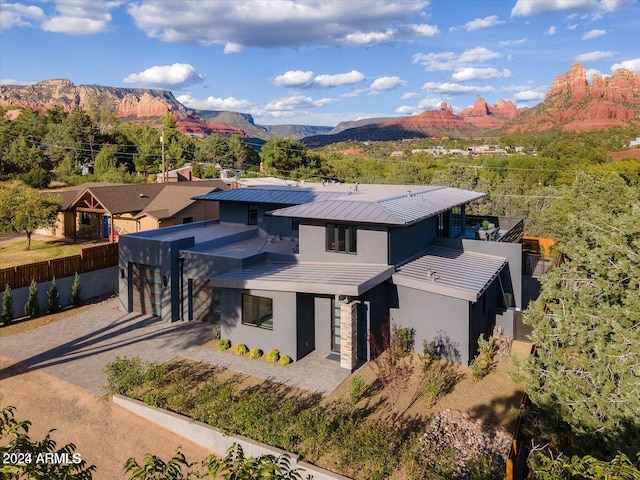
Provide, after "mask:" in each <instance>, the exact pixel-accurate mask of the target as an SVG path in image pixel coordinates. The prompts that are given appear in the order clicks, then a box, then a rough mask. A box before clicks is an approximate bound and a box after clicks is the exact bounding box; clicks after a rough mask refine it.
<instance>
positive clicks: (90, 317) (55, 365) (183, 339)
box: [0, 299, 349, 395]
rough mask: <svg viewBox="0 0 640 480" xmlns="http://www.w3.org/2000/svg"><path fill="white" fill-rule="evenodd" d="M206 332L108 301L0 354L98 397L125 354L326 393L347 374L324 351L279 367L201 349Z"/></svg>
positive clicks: (18, 338)
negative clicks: (181, 360)
mask: <svg viewBox="0 0 640 480" xmlns="http://www.w3.org/2000/svg"><path fill="white" fill-rule="evenodd" d="M211 332H212V327H211V325H209V324H207V323H202V322H174V323H167V322H162V321H160V319H159V318H157V317H152V316H148V315H141V314H136V313H123V312H121V311H120V309H119V306H118V300H117V299H112V300H108V301H106V302H102V303H100V304H97V305H96V306H95V307H93V308H92V309H90V310H86V311H84V312H82V313H80V314H78V315H74V316H71V317H68V318H66V319H64V320H60V321H58V322H54V323H51V324H49V325H45V326H43V327H40V328H36V329H34V330H30V331H26V332H22V333H17V334H15V335H11V336H8V337H3V338H1V339H0V354H1V355H4V356H6V357H9V358H11V359H13V360H15V361H16V362H20V363H22V364H23V365H26V366H28V367H29V368H31V369H38V370H42V371H44V372H46V373H49V374H51V375H54V376H56V377H58V378H61V379H63V380H66V381H68V382H71V383H73V384H75V385H78V386H80V387H82V388H85V389H87V390H90V391H92V392H94V393H97V394H99V395H102V394H104V393H105V390H104V388H103V386H104V385H105V384H106V375H105V373H104V368H105V366H106V365H107V364H108V363H109V362H112V361H113V360H115V359H116V357H125V356H126V357H135V356H139V357H140V358H142V359H143V360H144V361H149V362H151V361H153V362H166V361H169V360H171V359H173V358H175V357H178V356H182V357H186V358H191V359H194V360H199V361H202V362H206V363H210V364H213V365H219V366H223V367H227V368H229V369H232V370H236V371H238V372H241V373H245V374H248V375H255V376H257V377H260V378H264V379H269V380H273V381H276V382H280V383H284V384H286V385H290V386H295V387H298V388H303V389H305V390H310V391H314V392H319V393H322V394H325V395H326V394H329V393H331V392H332V391H333V390H335V389H336V388H337V387H338V385H340V383H342V381H343V380H344V379H345V378H347V376H348V375H349V372H348V371H346V370H343V369H341V368H340V365H339V362H337V361H335V360H332V359H328V358H327V357H329V355H328V354H327V353H323V352H317V351H316V352H313V353H312V354H310V355H308V356H307V357H305V358H304V359H302V360H301V361H299V362H295V363H293V364H292V365H289V366H286V367H283V366H280V365H272V364H269V363H266V362H263V361H257V360H249V359H247V358H243V357H238V356H236V355H233V354H231V353H227V352H218V351H216V350H213V349H211V348H207V347H202V346H201V345H202V344H203V343H205V342H206V341H207V340H209V339H210V338H211Z"/></svg>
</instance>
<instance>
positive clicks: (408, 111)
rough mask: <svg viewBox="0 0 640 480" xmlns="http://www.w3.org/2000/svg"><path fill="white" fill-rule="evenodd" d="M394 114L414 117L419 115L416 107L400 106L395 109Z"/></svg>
mask: <svg viewBox="0 0 640 480" xmlns="http://www.w3.org/2000/svg"><path fill="white" fill-rule="evenodd" d="M395 113H399V114H400V115H407V116H408V115H415V114H416V113H420V110H418V109H417V108H416V107H411V106H409V105H402V106H401V107H398V108H396V109H395Z"/></svg>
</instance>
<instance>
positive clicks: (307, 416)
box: [295, 408, 331, 462]
mask: <svg viewBox="0 0 640 480" xmlns="http://www.w3.org/2000/svg"><path fill="white" fill-rule="evenodd" d="M295 433H296V435H297V436H298V438H299V439H300V445H299V448H298V450H299V451H300V453H302V455H304V457H305V458H307V459H308V460H310V461H311V462H316V461H317V460H318V458H320V456H321V455H322V452H324V451H325V450H326V447H327V442H328V441H329V439H330V438H331V423H330V421H329V417H328V416H327V413H326V412H325V411H324V410H323V409H321V408H311V409H307V410H303V411H302V412H300V414H299V415H298V419H297V421H296V423H295Z"/></svg>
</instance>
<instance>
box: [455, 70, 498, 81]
mask: <svg viewBox="0 0 640 480" xmlns="http://www.w3.org/2000/svg"><path fill="white" fill-rule="evenodd" d="M510 76H511V72H510V71H509V70H508V69H506V68H505V69H503V70H502V71H500V70H498V69H497V68H475V67H464V68H459V69H458V70H456V71H455V72H454V73H453V75H451V79H452V80H454V81H456V82H469V81H473V80H491V79H493V78H508V77H510Z"/></svg>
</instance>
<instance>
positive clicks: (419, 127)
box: [379, 100, 484, 137]
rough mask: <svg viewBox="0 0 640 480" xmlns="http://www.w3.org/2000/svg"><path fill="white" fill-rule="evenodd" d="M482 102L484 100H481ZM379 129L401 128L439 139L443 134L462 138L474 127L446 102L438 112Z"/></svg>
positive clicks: (400, 119)
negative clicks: (454, 111)
mask: <svg viewBox="0 0 640 480" xmlns="http://www.w3.org/2000/svg"><path fill="white" fill-rule="evenodd" d="M483 102H484V100H483ZM379 126H380V127H388V126H395V127H402V128H403V129H405V130H407V131H409V132H422V133H425V134H427V135H428V136H435V137H439V136H441V135H442V134H443V133H448V134H450V135H454V136H463V135H468V134H469V133H473V131H474V130H475V126H474V125H473V124H470V122H466V121H465V119H464V118H462V117H461V116H460V115H456V114H455V113H453V110H452V109H451V107H450V106H448V105H447V103H446V102H442V103H441V104H440V109H439V110H427V111H425V112H422V113H420V114H418V115H411V116H410V117H404V118H399V119H397V120H391V121H388V122H384V123H381V124H379Z"/></svg>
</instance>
